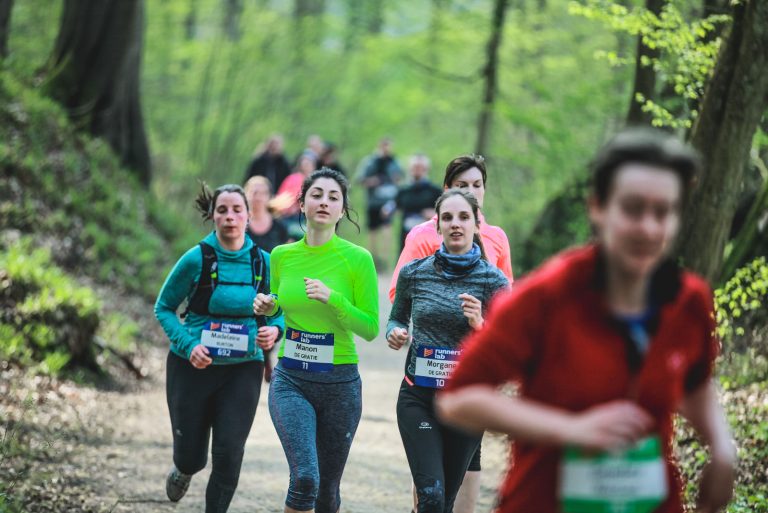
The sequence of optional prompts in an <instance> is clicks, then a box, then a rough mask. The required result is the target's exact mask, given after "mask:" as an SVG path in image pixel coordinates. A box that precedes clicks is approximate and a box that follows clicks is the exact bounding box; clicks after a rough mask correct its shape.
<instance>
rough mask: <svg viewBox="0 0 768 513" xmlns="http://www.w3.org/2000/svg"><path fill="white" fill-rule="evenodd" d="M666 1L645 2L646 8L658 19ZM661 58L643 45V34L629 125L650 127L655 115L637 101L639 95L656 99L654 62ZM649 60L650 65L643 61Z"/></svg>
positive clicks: (639, 43) (628, 114)
mask: <svg viewBox="0 0 768 513" xmlns="http://www.w3.org/2000/svg"><path fill="white" fill-rule="evenodd" d="M665 4H666V0H645V8H646V9H648V11H649V12H651V13H653V14H654V15H656V16H657V17H658V16H659V15H660V14H661V9H662V8H663V7H664V5H665ZM658 58H659V50H658V49H657V48H649V47H648V46H647V45H646V44H645V43H643V36H642V34H638V36H637V57H636V59H635V85H634V86H633V87H632V96H630V98H629V112H628V113H627V125H650V124H651V121H652V119H653V115H652V114H651V113H650V112H643V109H642V107H643V104H642V103H640V102H639V101H637V95H642V96H643V97H644V98H645V99H646V100H652V99H654V98H655V97H656V94H655V93H656V70H654V69H653V61H654V60H656V59H658ZM645 60H649V61H650V62H649V63H648V64H643V61H645Z"/></svg>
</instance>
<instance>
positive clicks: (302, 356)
mask: <svg viewBox="0 0 768 513" xmlns="http://www.w3.org/2000/svg"><path fill="white" fill-rule="evenodd" d="M283 366H284V367H285V368H287V369H297V370H304V371H308V372H331V371H332V370H333V333H312V332H310V331H300V330H296V329H293V328H286V330H285V346H284V348H283Z"/></svg>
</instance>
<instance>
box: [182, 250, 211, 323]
mask: <svg viewBox="0 0 768 513" xmlns="http://www.w3.org/2000/svg"><path fill="white" fill-rule="evenodd" d="M199 246H200V250H201V251H202V254H203V265H202V267H201V269H200V278H199V279H198V280H197V287H195V291H194V292H193V293H192V296H191V297H190V298H189V301H188V303H187V310H186V311H185V312H184V313H183V314H182V317H186V315H187V313H189V312H194V313H196V314H198V315H208V314H209V310H208V303H209V302H210V301H211V296H212V295H213V290H214V289H215V288H216V284H217V283H218V280H219V272H218V267H219V266H218V259H217V258H216V250H215V249H213V246H211V245H210V244H206V243H205V242H201V243H200V244H199Z"/></svg>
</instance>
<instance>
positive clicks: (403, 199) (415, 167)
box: [395, 153, 443, 251]
mask: <svg viewBox="0 0 768 513" xmlns="http://www.w3.org/2000/svg"><path fill="white" fill-rule="evenodd" d="M430 165H431V164H430V161H429V158H428V157H427V156H426V155H423V154H421V153H418V154H416V155H414V156H412V157H411V159H410V161H409V163H408V171H409V173H410V175H411V183H410V184H408V185H406V186H405V187H402V188H401V189H400V191H399V192H398V193H397V197H396V198H395V204H396V205H397V208H398V209H400V210H401V211H402V212H403V219H402V221H401V224H400V251H402V250H403V247H404V246H405V237H406V236H407V235H408V232H409V231H411V228H413V227H414V226H416V225H419V224H421V223H423V222H424V221H429V220H430V219H431V218H432V216H433V215H435V202H436V201H437V198H439V197H440V195H441V194H442V193H443V190H442V189H441V188H440V187H438V186H437V185H435V184H434V183H432V182H431V181H430V180H429V168H430Z"/></svg>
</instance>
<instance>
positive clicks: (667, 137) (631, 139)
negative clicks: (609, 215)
mask: <svg viewBox="0 0 768 513" xmlns="http://www.w3.org/2000/svg"><path fill="white" fill-rule="evenodd" d="M629 163H636V164H646V165H650V166H654V167H659V168H664V169H670V170H671V171H674V173H675V174H676V175H677V176H678V177H680V182H681V183H682V186H683V188H682V190H683V194H682V196H683V200H684V199H685V197H686V196H687V194H688V191H689V190H690V188H691V186H692V185H693V183H694V179H695V177H696V175H697V174H698V173H699V172H700V171H701V156H700V155H699V153H698V152H697V151H696V150H695V149H693V148H692V147H691V146H689V145H688V144H686V143H684V142H682V141H681V140H680V139H678V138H677V137H675V136H674V135H672V134H670V133H667V132H665V131H663V130H659V129H656V128H646V127H643V128H641V127H632V128H627V129H624V130H622V131H621V132H619V133H617V134H616V135H614V136H613V137H612V138H611V139H610V140H609V141H608V142H607V143H605V145H603V147H602V148H600V150H598V152H597V155H595V157H594V159H593V160H592V163H591V165H590V167H591V172H592V184H591V185H592V192H593V194H594V195H595V197H596V199H597V202H598V203H599V204H600V205H604V204H605V203H606V201H608V195H609V193H610V190H611V186H612V185H613V182H614V180H615V178H616V172H617V171H618V170H619V169H620V168H621V167H622V166H623V165H625V164H629Z"/></svg>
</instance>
